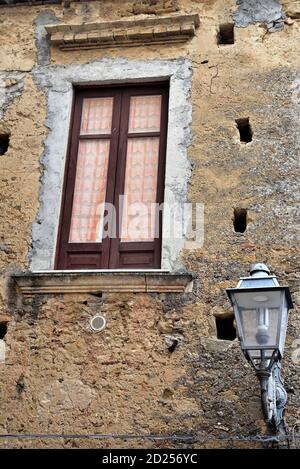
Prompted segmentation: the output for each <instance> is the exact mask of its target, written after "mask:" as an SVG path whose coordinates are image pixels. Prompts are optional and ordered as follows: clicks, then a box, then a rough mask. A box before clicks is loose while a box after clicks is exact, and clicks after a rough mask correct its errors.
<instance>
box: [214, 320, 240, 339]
mask: <svg viewBox="0 0 300 469" xmlns="http://www.w3.org/2000/svg"><path fill="white" fill-rule="evenodd" d="M215 319H216V327H217V337H218V339H222V340H234V339H235V338H236V328H235V326H234V316H230V317H226V318H221V317H216V318H215Z"/></svg>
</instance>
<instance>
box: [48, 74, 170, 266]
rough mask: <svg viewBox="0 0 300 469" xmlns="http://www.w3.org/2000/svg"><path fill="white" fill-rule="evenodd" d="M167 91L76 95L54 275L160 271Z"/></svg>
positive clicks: (140, 89)
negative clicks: (85, 271) (82, 271)
mask: <svg viewBox="0 0 300 469" xmlns="http://www.w3.org/2000/svg"><path fill="white" fill-rule="evenodd" d="M167 111H168V86H167V85H166V84H161V83H160V84H153V85H151V86H150V85H143V86H141V85H132V86H130V87H129V86H126V87H125V86H123V87H122V86H119V87H110V88H102V87H101V88H89V89H84V90H83V89H78V90H76V93H75V101H74V112H73V119H72V125H71V131H70V142H69V155H68V161H67V165H66V174H65V184H64V193H63V202H62V209H61V221H60V230H59V236H58V249H57V257H56V267H57V268H58V269H116V268H123V269H126V268H127V269H132V268H134V269H135V268H138V269H142V268H160V262H161V230H162V213H161V211H159V210H157V205H156V204H161V203H162V202H163V193H164V168H165V154H166V134H167Z"/></svg>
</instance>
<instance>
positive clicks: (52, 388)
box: [0, 0, 300, 447]
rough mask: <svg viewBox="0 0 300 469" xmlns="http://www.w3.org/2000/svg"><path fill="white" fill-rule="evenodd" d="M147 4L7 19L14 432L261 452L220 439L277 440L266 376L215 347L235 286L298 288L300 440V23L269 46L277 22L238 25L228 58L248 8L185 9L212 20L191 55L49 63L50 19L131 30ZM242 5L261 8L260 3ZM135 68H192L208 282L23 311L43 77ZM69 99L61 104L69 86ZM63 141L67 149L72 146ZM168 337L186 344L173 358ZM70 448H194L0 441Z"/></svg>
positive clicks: (292, 401) (291, 378)
mask: <svg viewBox="0 0 300 469" xmlns="http://www.w3.org/2000/svg"><path fill="white" fill-rule="evenodd" d="M138 3H140V5H142V3H141V2H137V1H135V2H124V1H121V0H119V1H112V0H111V1H108V0H107V1H101V2H92V3H87V4H84V3H82V4H76V3H71V6H70V8H64V7H62V6H57V5H56V6H55V5H54V6H52V5H48V6H40V7H16V8H9V9H8V8H7V9H5V8H4V9H0V20H1V21H2V26H1V31H0V44H1V52H0V70H1V77H2V78H3V80H4V81H6V80H17V84H13V85H11V86H6V87H4V85H2V86H1V94H0V102H1V105H2V107H1V110H2V115H1V118H0V129H1V132H2V133H3V132H9V133H10V134H11V136H10V146H9V150H8V152H7V153H6V154H5V155H2V156H0V162H1V166H0V167H1V169H0V174H1V178H0V180H1V183H0V200H1V209H0V214H1V223H0V230H1V231H0V266H1V291H0V293H1V295H0V307H1V310H0V322H6V321H7V322H8V332H7V334H6V335H5V337H4V342H5V362H4V363H0V410H1V412H0V433H2V434H3V433H7V432H10V433H17V432H22V433H30V432H32V433H66V432H71V433H79V434H83V433H89V432H91V433H95V432H98V433H131V434H135V435H144V436H145V435H149V434H150V433H152V434H153V433H154V434H161V435H166V434H173V435H174V434H185V435H198V436H199V438H203V439H207V438H209V440H205V441H206V442H204V443H203V441H202V440H201V441H196V440H195V442H194V443H193V445H194V446H195V447H200V446H201V447H203V446H204V447H212V446H214V447H216V446H221V447H238V446H239V445H244V446H246V447H254V446H255V444H256V443H252V442H244V443H240V442H236V441H228V442H226V441H223V440H218V438H221V437H224V436H226V437H227V438H231V437H234V436H235V435H243V436H247V435H255V434H257V435H261V434H264V433H266V431H267V430H266V427H265V424H264V422H263V419H262V415H261V411H260V405H259V388H258V384H257V382H256V379H255V377H254V374H253V372H252V370H251V369H250V367H249V366H248V365H247V363H246V362H245V361H244V359H243V357H242V355H241V352H240V350H239V345H238V343H237V341H233V342H228V341H220V340H217V338H216V330H215V322H214V315H217V316H221V315H224V314H225V315H226V314H229V313H230V306H229V304H228V301H227V299H226V296H225V293H224V289H225V288H226V287H227V286H231V285H232V286H233V285H235V282H236V280H237V279H238V277H239V276H240V275H243V274H245V273H246V272H247V271H248V268H249V264H251V263H253V262H255V261H264V262H266V263H268V264H269V266H270V267H271V268H272V270H273V271H274V272H276V274H277V275H278V277H279V279H280V280H281V281H282V282H283V283H287V284H289V285H290V287H291V289H292V291H293V297H294V301H295V306H296V308H295V310H293V311H292V313H291V318H290V323H289V330H288V337H287V345H286V354H285V360H284V365H283V375H284V378H285V384H286V388H287V391H288V395H289V401H288V407H287V414H286V415H287V425H288V430H289V432H291V431H292V429H294V430H296V431H299V425H300V414H299V403H300V401H299V391H300V378H299V376H300V375H299V372H300V360H299V355H300V354H299V349H300V345H299V344H300V329H299V327H300V321H299V308H300V291H299V236H300V234H299V228H300V226H299V180H300V178H299V146H300V142H299V131H298V129H299V118H300V115H299V114H300V104H299V83H300V72H299V69H300V58H299V51H298V49H299V46H298V44H299V37H300V24H299V21H297V20H296V21H295V22H294V23H293V24H290V25H288V24H286V25H285V26H284V28H283V29H282V30H281V31H277V32H274V34H269V33H268V32H267V28H266V26H265V25H264V24H261V22H263V23H264V22H265V20H264V19H263V18H262V17H260V19H259V22H258V23H256V22H255V21H254V19H253V11H252V10H251V9H248V11H246V12H245V11H244V13H243V18H244V19H243V21H246V19H247V18H248V19H249V21H248V20H247V21H246V22H248V23H249V24H250V25H249V26H247V27H242V28H237V27H236V28H235V44H233V45H226V46H218V45H217V40H216V36H217V31H218V27H219V24H221V23H227V22H233V21H234V20H233V19H232V15H234V14H235V13H236V15H240V13H239V12H240V11H241V5H237V3H236V2H235V1H233V0H231V1H227V0H226V1H225V0H210V1H204V0H178V2H175V1H174V2H171V3H173V6H172V8H173V9H177V8H178V11H180V12H185V13H191V12H199V15H200V19H201V25H200V27H199V29H198V30H197V32H196V36H195V38H193V39H192V40H191V41H189V42H187V43H186V44H181V45H172V46H170V45H168V46H163V45H159V46H147V47H139V48H128V49H126V48H122V49H105V50H92V51H74V52H62V51H59V50H55V49H52V50H51V51H49V48H48V46H47V43H46V40H45V36H44V31H43V27H42V25H43V23H44V22H45V21H48V19H49V20H51V21H53V22H54V21H58V22H65V23H68V22H69V23H72V22H75V21H76V22H80V21H92V20H95V19H98V20H109V19H118V18H123V17H133V16H134V12H139V11H140V10H139V5H137V4H138ZM143 3H144V5H145V4H146V3H145V2H143ZM159 3H160V5H158V6H157V8H160V13H161V11H163V8H164V9H165V11H166V8H169V7H168V6H167V5H168V4H169V3H170V2H163V1H161V2H159ZM164 3H165V4H164ZM243 3H244V4H247V5H248V7H249V8H250V6H251V2H243ZM260 3H261V2H260ZM271 3H273V4H274V5H275V4H276V5H275V6H276V8H275V10H271V13H270V12H269V13H268V15H269V14H270V16H273V13H272V12H273V11H279V8H280V7H279V6H278V5H279V3H278V2H270V4H271ZM299 3H300V2H283V4H284V5H283V6H284V11H286V12H289V11H293V16H294V17H295V18H296V17H297V11H298V10H297V8H298V4H299ZM152 6H153V5H152ZM143 8H144V6H143ZM149 8H150V2H149ZM136 9H137V10H136ZM268 11H269V10H268ZM299 11H300V8H299ZM149 13H152V14H153V11H152V12H150V11H149ZM51 18H52V19H51ZM235 18H237V16H236V17H235ZM245 18H246V19H245ZM274 18H275V17H273V18H272V21H274ZM267 19H269V16H268V18H267ZM235 21H237V19H235ZM50 52H51V54H50ZM137 59H138V60H140V61H154V62H155V63H159V61H162V62H161V63H167V62H168V61H172V60H174V59H176V60H183V61H185V60H186V61H191V64H192V69H193V76H192V94H191V100H190V102H191V104H192V109H193V115H192V133H193V140H192V143H191V145H190V146H189V149H188V158H189V160H190V164H191V167H192V175H191V178H190V181H189V185H188V193H187V197H188V199H189V200H190V201H192V202H202V203H204V205H205V221H206V224H205V242H204V246H203V247H202V248H198V249H195V245H194V244H193V245H191V244H190V243H186V245H185V250H183V251H182V252H181V256H180V262H181V265H183V266H184V267H185V268H186V269H187V270H191V271H193V272H195V273H196V275H197V280H196V282H195V289H194V292H193V293H191V294H185V295H175V294H173V295H170V294H168V295H167V294H164V295H163V294H160V295H159V294H155V295H154V294H153V295H145V294H126V295H125V294H118V295H114V294H106V295H103V296H102V298H98V297H96V296H92V295H65V296H59V297H56V296H53V297H51V296H50V297H49V296H47V295H45V296H41V297H38V298H37V297H35V298H33V299H32V300H27V301H25V302H24V303H22V302H21V301H20V299H16V298H15V297H13V295H12V289H11V288H9V287H7V286H6V285H7V279H9V273H10V272H11V271H14V270H17V269H22V268H28V265H29V258H28V255H29V253H30V252H31V250H32V224H33V223H34V222H36V221H37V220H39V218H38V217H39V215H38V214H39V213H41V212H40V210H44V209H45V207H41V205H40V200H39V196H40V195H41V194H42V193H43V190H44V189H43V186H42V183H43V181H45V178H46V174H45V171H44V168H45V161H44V160H43V159H42V160H41V157H42V155H46V153H47V147H48V145H49V142H51V130H53V128H52V127H53V123H54V117H53V115H49V106H48V103H49V99H50V100H52V102H53V103H54V102H55V96H56V94H55V93H56V92H55V86H54V87H53V88H52V91H51V90H50V89H49V90H48V88H47V87H45V88H44V87H43V86H41V78H42V77H43V76H44V77H47V76H48V77H49V76H51V77H53V78H54V77H55V74H53V73H54V72H53V71H54V70H61V72H60V73H62V76H68V73H69V72H68V70H78V67H79V65H80V64H82V65H86V64H89V63H90V64H91V63H93V61H96V62H95V63H100V64H101V63H102V64H103V63H105V61H107V62H106V63H115V64H116V63H122V61H124V63H125V64H128V63H130V60H137ZM174 63H175V62H174ZM187 63H188V62H187ZM69 67H70V68H69ZM120 73H121V71H120ZM99 79H100V80H101V77H99ZM68 80H69V81H71V79H70V77H69V78H68ZM1 83H2V84H3V83H4V82H3V81H1ZM8 83H14V81H13V82H8ZM44 84H45V85H46V84H47V82H45V83H44ZM57 86H58V93H57V95H58V96H59V91H60V88H59V87H60V86H61V83H57ZM187 86H189V85H187ZM69 88H70V85H69V84H68V85H66V92H68V90H69ZM9 89H11V91H9ZM4 90H7V91H5V93H4V94H3V91H4ZM66 95H67V93H66ZM58 103H59V102H58ZM51 109H54V108H53V106H52V108H51ZM60 113H61V114H60V115H59V118H61V119H62V120H64V121H65V122H66V121H67V116H68V114H69V108H68V107H67V106H66V107H65V109H64V110H63V112H62V111H61V108H60ZM241 117H249V118H250V123H251V126H252V129H253V141H252V142H251V143H248V144H243V143H241V142H240V141H239V135H238V131H237V128H236V125H235V119H237V118H241ZM49 119H50V121H49ZM49 122H50V123H51V125H49ZM49 127H51V128H49ZM1 132H0V135H1ZM185 132H187V135H188V129H185ZM47 136H48V139H47ZM61 138H62V142H64V143H63V144H62V146H64V145H65V141H66V140H65V136H63V135H62V136H61ZM59 151H60V155H62V152H61V148H60V149H59ZM54 170H55V167H54ZM54 172H55V171H54ZM55 197H57V194H56V195H55ZM234 207H244V208H247V209H248V227H247V230H246V232H245V233H244V234H240V233H235V232H234V231H233V224H232V216H233V208H234ZM49 213H50V212H49ZM49 216H51V215H49ZM42 221H43V223H45V219H44V220H42ZM35 226H36V225H35ZM41 227H42V226H41ZM35 229H36V228H35ZM42 241H44V240H42ZM99 311H102V313H103V314H104V315H105V316H106V318H107V329H106V330H105V331H104V332H103V333H101V334H94V333H92V332H91V330H90V329H89V326H88V324H89V319H90V318H91V317H92V316H93V314H95V313H96V312H99ZM169 336H171V337H177V339H179V345H178V346H177V347H176V348H175V350H174V351H173V352H172V353H171V352H170V351H169V350H168V347H169V345H170V342H169V341H170V337H169ZM1 346H2V348H3V343H2V345H1ZM1 356H2V357H3V351H2V355H1ZM62 444H63V445H64V447H76V446H80V447H92V446H94V447H124V446H126V445H127V446H130V445H131V446H137V445H139V446H143V447H157V446H160V445H161V446H162V447H166V446H170V447H172V446H176V447H180V446H184V445H186V443H184V441H181V442H180V441H179V442H178V441H177V442H172V441H169V440H168V441H166V440H162V442H154V441H151V440H139V439H137V440H136V441H135V440H133V441H131V440H127V441H124V440H120V439H116V440H114V439H108V440H104V441H102V440H101V441H90V440H89V441H88V440H80V439H79V440H74V439H62V440H30V439H26V440H8V439H4V440H3V439H2V440H0V446H2V447H3V446H4V447H12V446H17V447H34V446H41V447H47V446H60V445H62ZM257 444H258V443H257ZM258 445H259V446H261V445H262V444H261V443H259V444H258Z"/></svg>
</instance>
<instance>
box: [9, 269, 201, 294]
mask: <svg viewBox="0 0 300 469" xmlns="http://www.w3.org/2000/svg"><path fill="white" fill-rule="evenodd" d="M12 279H13V281H14V282H15V285H16V289H17V292H19V293H21V294H22V295H23V296H25V297H31V296H33V295H44V294H64V293H94V294H95V293H102V292H110V293H121V292H123V293H129V292H133V293H138V292H144V293H186V292H191V291H192V288H193V274H191V273H169V272H95V271H91V272H88V271H84V272H78V271H77V272H71V271H70V272H68V271H64V272H62V271H52V272H24V273H18V274H14V275H12Z"/></svg>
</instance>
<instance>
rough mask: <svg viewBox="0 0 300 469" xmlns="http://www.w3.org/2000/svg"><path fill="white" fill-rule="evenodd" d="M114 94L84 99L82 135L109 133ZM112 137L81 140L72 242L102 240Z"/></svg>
mask: <svg viewBox="0 0 300 469" xmlns="http://www.w3.org/2000/svg"><path fill="white" fill-rule="evenodd" d="M113 99H114V98H86V99H84V100H83V106H82V117H81V127H80V135H97V134H98V135H99V134H110V133H111V125H112V113H113ZM109 149H110V140H106V139H105V140H104V139H103V140H96V139H95V140H81V141H80V142H79V148H78V158H77V168H76V179H75V189H74V197H73V207H72V218H71V229H70V237H69V242H70V243H89V242H101V240H102V231H103V213H104V203H105V196H106V183H107V170H108V158H109Z"/></svg>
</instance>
